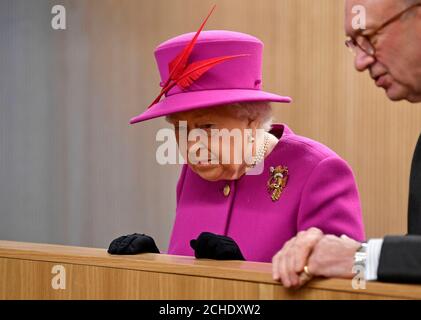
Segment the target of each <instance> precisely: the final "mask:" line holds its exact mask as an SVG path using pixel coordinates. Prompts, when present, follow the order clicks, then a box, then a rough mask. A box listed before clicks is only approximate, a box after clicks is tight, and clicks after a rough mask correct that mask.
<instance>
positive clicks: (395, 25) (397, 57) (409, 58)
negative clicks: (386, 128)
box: [345, 0, 421, 102]
mask: <svg viewBox="0 0 421 320" xmlns="http://www.w3.org/2000/svg"><path fill="white" fill-rule="evenodd" d="M356 5H362V6H363V7H365V9H366V29H365V30H355V29H354V28H353V27H352V20H353V18H354V17H355V15H356V13H353V12H352V8H353V7H354V6H356ZM345 6H346V13H345V31H346V34H347V36H350V37H354V38H357V36H358V35H371V34H372V33H373V31H375V30H376V29H377V28H378V27H380V26H381V25H382V24H383V23H384V22H385V21H387V20H388V19H390V18H391V17H393V16H394V15H396V14H398V13H399V12H402V11H403V10H405V9H406V8H407V7H408V4H407V2H406V1H404V0H346V5H345ZM370 40H371V41H370V42H371V43H372V44H373V46H374V48H375V50H376V53H375V55H374V57H372V56H370V55H368V54H366V53H365V52H364V51H363V50H361V49H360V48H357V53H356V56H355V68H356V69H357V70H358V71H361V72H362V71H365V70H368V71H369V72H370V76H371V78H372V79H373V80H374V81H375V83H376V85H377V86H378V87H381V88H383V89H384V90H385V91H386V94H387V96H388V97H389V99H391V100H393V101H398V100H403V99H406V100H408V101H410V102H421V7H417V8H415V9H412V10H411V11H410V12H408V13H407V14H405V15H403V16H402V17H401V18H400V19H398V20H396V21H395V22H392V23H391V24H389V25H387V26H386V27H385V28H383V29H381V30H380V31H379V32H378V33H376V35H374V36H373V37H372V38H370Z"/></svg>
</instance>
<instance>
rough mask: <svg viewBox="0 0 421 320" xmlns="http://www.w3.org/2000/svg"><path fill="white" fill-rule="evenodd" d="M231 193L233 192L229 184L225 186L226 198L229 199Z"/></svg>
mask: <svg viewBox="0 0 421 320" xmlns="http://www.w3.org/2000/svg"><path fill="white" fill-rule="evenodd" d="M230 192H231V188H230V186H229V184H227V185H225V187H224V196H226V197H228V196H229V195H230Z"/></svg>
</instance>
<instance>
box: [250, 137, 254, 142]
mask: <svg viewBox="0 0 421 320" xmlns="http://www.w3.org/2000/svg"><path fill="white" fill-rule="evenodd" d="M253 142H254V137H253V136H252V135H249V143H253Z"/></svg>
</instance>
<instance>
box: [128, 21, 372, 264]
mask: <svg viewBox="0 0 421 320" xmlns="http://www.w3.org/2000/svg"><path fill="white" fill-rule="evenodd" d="M202 27H203V26H202ZM262 49H263V44H262V42H261V41H260V40H259V39H257V38H255V37H252V36H250V35H246V34H242V33H237V32H230V31H203V32H201V30H199V31H198V32H197V33H196V34H194V33H190V34H185V35H181V36H179V37H176V38H173V39H170V40H168V41H166V42H164V43H163V44H161V45H160V46H158V48H157V49H156V51H155V56H156V60H157V63H158V67H159V71H160V74H161V79H162V82H161V87H162V90H161V93H160V95H159V96H158V98H157V99H156V100H155V101H154V102H153V103H152V105H151V106H150V107H149V108H148V109H147V110H146V111H145V112H143V113H142V114H140V115H139V116H137V117H134V118H132V119H131V121H130V123H131V124H134V123H137V122H141V121H144V120H149V119H152V118H156V117H159V116H166V118H167V120H168V121H169V122H171V123H172V124H174V127H175V131H176V137H177V142H178V144H179V145H180V144H181V143H182V141H180V136H181V135H182V133H183V134H187V135H189V134H190V133H191V132H193V130H195V129H200V130H201V131H202V132H204V133H207V134H208V135H207V138H206V139H204V140H201V142H202V147H203V148H202V149H206V151H208V152H207V155H206V156H205V157H203V156H202V157H201V156H198V158H200V159H199V160H197V158H196V159H193V158H195V157H191V155H192V154H193V155H196V156H197V153H200V152H198V150H199V149H200V148H199V149H198V148H197V144H198V142H197V139H196V140H194V141H190V140H189V141H188V142H187V145H186V149H187V150H186V152H185V156H187V159H186V160H187V163H186V164H184V166H183V168H182V171H181V175H180V178H179V181H178V184H177V190H176V193H177V209H176V217H175V222H174V226H173V230H172V235H171V240H170V244H169V249H168V253H169V254H176V255H188V256H191V255H194V251H193V249H192V247H191V246H190V240H191V239H195V238H197V237H198V235H199V234H201V233H202V232H205V231H207V232H212V233H215V234H218V235H223V236H228V237H230V238H232V239H234V240H235V242H236V243H237V244H238V246H239V247H240V249H241V251H242V253H243V255H244V258H245V259H246V260H251V261H262V262H270V261H271V260H272V257H273V256H274V255H275V254H276V252H277V251H279V250H280V249H281V248H282V247H283V245H284V244H285V242H286V241H288V240H289V239H290V238H292V237H293V236H295V235H296V234H297V233H298V232H299V231H301V230H306V229H309V228H311V227H317V228H319V229H321V230H323V232H324V233H330V234H335V235H339V236H340V235H343V234H345V235H347V236H349V237H351V238H353V239H356V240H359V241H361V240H364V231H363V224H362V218H361V208H360V200H359V195H358V191H357V187H356V183H355V179H354V176H353V174H352V171H351V169H350V167H349V166H348V165H347V163H346V162H345V161H344V160H343V159H341V158H340V157H339V156H338V155H337V154H336V153H334V152H333V151H331V150H330V149H329V148H327V147H326V146H324V145H322V144H320V143H318V142H315V141H313V140H310V139H308V138H305V137H301V136H298V135H296V134H294V132H292V131H291V130H290V129H289V128H288V127H287V126H286V125H285V124H272V122H271V121H272V107H271V105H270V102H281V103H288V102H290V101H291V100H290V98H288V97H283V96H278V95H275V94H271V93H267V92H264V91H262V89H261V86H262V75H261V65H262ZM161 98H163V99H162V100H161ZM224 129H225V132H232V131H233V129H236V130H237V132H240V134H241V138H242V140H241V141H242V142H241V143H235V141H234V140H235V139H232V137H231V138H230V139H224V137H223V134H222V135H218V136H217V138H216V139H213V137H214V136H215V134H218V133H220V132H223V131H224ZM218 130H219V131H218ZM215 132H216V133H215ZM261 132H263V133H261ZM260 133H261V134H260ZM216 142H217V143H216ZM180 148H181V149H183V148H182V147H181V145H180ZM238 148H240V149H243V150H246V151H245V152H242V153H241V154H242V157H241V158H239V160H238V159H237V160H238V161H233V158H235V157H232V155H233V154H234V153H236V152H237V151H238V150H237V149H238ZM221 150H229V154H230V155H231V156H230V157H229V158H230V160H231V161H223V156H224V152H220V151H221ZM200 151H203V150H200ZM192 159H193V160H196V161H193V160H192Z"/></svg>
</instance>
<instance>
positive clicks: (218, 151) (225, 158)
mask: <svg viewBox="0 0 421 320" xmlns="http://www.w3.org/2000/svg"><path fill="white" fill-rule="evenodd" d="M170 121H171V123H172V124H173V125H174V129H175V134H176V139H177V144H178V147H179V149H180V152H181V154H182V155H183V157H184V159H187V163H188V165H189V166H190V168H191V169H192V170H193V171H194V172H196V173H197V174H198V175H199V176H201V177H202V178H203V179H205V180H208V181H217V180H235V179H238V178H240V177H241V176H242V175H243V174H244V173H245V172H246V168H247V166H246V162H245V159H248V161H250V157H251V155H252V153H254V152H255V151H254V144H253V143H251V142H249V141H250V140H249V136H250V135H253V136H255V134H256V128H257V123H256V121H255V120H250V119H244V118H239V117H236V116H235V114H234V112H232V111H230V109H229V107H213V108H207V109H200V110H192V111H185V112H180V113H177V114H175V115H172V116H171V118H170ZM246 129H248V130H246ZM186 139H187V144H186V143H183V141H186ZM243 150H245V151H243ZM248 163H250V162H248Z"/></svg>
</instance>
